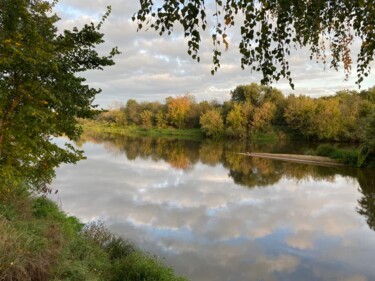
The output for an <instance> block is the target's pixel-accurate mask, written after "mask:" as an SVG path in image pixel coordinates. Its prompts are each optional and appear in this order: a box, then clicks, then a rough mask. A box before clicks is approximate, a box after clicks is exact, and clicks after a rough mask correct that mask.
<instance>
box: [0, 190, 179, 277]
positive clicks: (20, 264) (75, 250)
mask: <svg viewBox="0 0 375 281" xmlns="http://www.w3.org/2000/svg"><path fill="white" fill-rule="evenodd" d="M0 280H25V281H29V280H30V281H31V280H40V281H44V280H56V281H57V280H59V281H61V280H72V281H73V280H74V281H79V280H82V281H86V280H94V281H95V280H103V281H104V280H105V281H117V280H119V281H120V280H121V281H122V280H134V281H138V280H139V281H141V280H142V281H144V280H186V279H185V278H182V277H178V276H176V275H175V273H174V272H173V270H172V269H171V268H170V267H168V266H166V265H165V264H164V263H163V262H162V260H161V259H160V258H158V257H155V256H152V255H150V254H148V253H145V252H143V251H141V250H140V249H139V248H137V247H136V246H135V245H134V244H132V243H131V242H129V241H127V240H125V239H123V238H120V237H118V236H115V235H113V234H111V233H110V232H109V231H108V230H107V229H106V228H105V227H104V226H103V224H102V223H99V222H92V223H90V224H87V225H84V224H82V223H81V222H79V220H78V219H77V218H75V217H71V216H68V215H66V214H65V213H63V212H62V211H60V210H59V208H58V207H57V206H56V204H55V203H54V202H52V201H50V200H48V199H46V198H44V197H33V196H31V195H30V194H29V193H28V192H27V191H25V190H22V189H21V188H19V189H15V190H13V191H9V192H6V193H5V192H0Z"/></svg>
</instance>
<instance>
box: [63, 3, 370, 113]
mask: <svg viewBox="0 0 375 281" xmlns="http://www.w3.org/2000/svg"><path fill="white" fill-rule="evenodd" d="M107 5H111V6H112V14H111V15H110V16H109V17H108V19H107V21H106V22H105V24H104V26H103V29H102V30H103V32H104V33H105V40H106V43H105V44H104V45H103V46H101V47H99V50H100V51H101V52H108V50H110V48H111V47H113V46H118V47H119V49H120V50H121V51H122V54H121V55H119V56H117V57H116V58H115V61H116V66H113V67H109V68H106V69H105V70H104V71H103V72H100V71H99V72H89V73H86V74H84V76H85V77H87V81H88V83H89V84H90V85H92V86H94V87H99V88H101V89H103V92H102V93H101V94H100V95H98V97H97V99H96V102H97V103H99V104H100V105H101V106H108V105H109V104H111V102H113V101H115V100H117V101H120V102H125V101H126V100H127V99H129V98H135V99H137V100H149V101H154V100H158V101H163V100H164V99H165V98H166V97H167V96H171V95H183V94H186V93H191V94H193V95H195V96H196V97H197V99H198V101H199V100H204V99H207V100H211V99H217V100H219V101H223V100H227V99H229V95H228V93H229V91H230V90H231V89H233V88H234V87H236V86H237V85H239V84H247V83H251V82H259V81H260V78H261V76H260V74H259V73H254V72H253V73H251V72H250V70H244V71H243V70H241V68H240V56H239V53H238V48H237V44H238V39H239V36H240V35H239V33H238V31H237V30H235V29H233V30H231V31H230V38H229V40H230V41H231V45H230V49H229V50H228V51H227V52H224V53H223V56H222V62H221V65H222V66H221V69H220V70H219V72H218V73H217V74H216V75H215V76H211V74H210V69H211V60H212V59H211V56H212V46H211V38H210V36H209V33H210V32H209V31H207V32H205V36H204V37H203V39H202V46H201V50H200V56H201V63H197V62H196V61H193V60H192V59H191V58H190V57H189V56H188V55H187V45H186V40H185V39H184V38H183V36H182V34H181V33H179V30H180V29H181V28H180V27H178V26H176V28H175V31H174V33H173V35H172V36H171V37H168V36H162V37H159V35H158V34H156V32H153V31H151V30H150V31H148V32H145V31H140V32H137V31H136V29H137V27H136V24H135V23H133V22H132V21H131V17H132V16H133V14H134V13H135V12H136V10H137V8H138V5H139V3H138V2H137V1H126V0H108V1H103V0H81V1H75V0H60V2H59V4H58V6H57V8H56V12H57V13H58V14H59V15H60V17H61V21H60V22H59V24H58V26H59V28H60V30H61V29H63V28H72V27H74V26H82V25H83V24H84V23H87V22H88V21H90V20H92V21H96V22H98V21H99V20H100V18H101V16H102V15H103V14H104V13H105V11H106V6H107ZM290 62H291V68H292V74H293V77H294V82H295V85H296V91H295V93H297V94H300V93H304V94H309V95H313V96H319V95H327V94H333V93H334V92H335V91H337V90H340V89H343V88H350V89H355V88H356V86H355V84H354V81H355V73H353V74H352V76H351V78H350V79H349V81H343V78H344V74H343V72H342V71H340V72H338V73H336V72H335V71H334V70H330V69H328V70H326V71H324V70H323V66H322V65H320V64H319V65H317V64H316V63H315V62H310V61H309V59H308V53H307V51H306V50H302V51H296V52H294V53H293V54H292V56H291V57H290ZM374 82H375V81H374V80H373V79H371V78H368V79H367V80H365V81H364V83H363V86H362V88H367V87H370V86H373V84H374ZM274 86H276V87H278V88H280V89H282V90H283V91H284V92H285V94H287V93H290V92H292V91H291V89H290V87H289V85H288V83H287V82H286V81H282V82H279V83H276V84H275V85H274Z"/></svg>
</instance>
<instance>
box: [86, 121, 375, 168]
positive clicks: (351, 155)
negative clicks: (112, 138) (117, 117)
mask: <svg viewBox="0 0 375 281" xmlns="http://www.w3.org/2000/svg"><path fill="white" fill-rule="evenodd" d="M80 124H81V126H82V128H83V131H84V132H90V133H92V132H94V133H113V134H119V135H124V136H130V137H145V136H146V137H154V138H155V137H162V138H173V139H184V140H195V141H201V140H203V139H205V138H206V137H205V136H204V134H203V131H202V130H201V129H174V128H164V129H157V128H142V127H139V126H119V125H116V123H102V122H98V121H95V120H80ZM294 137H296V140H300V136H299V137H298V136H293V135H289V134H286V133H284V132H282V130H274V131H272V132H271V133H268V134H266V133H254V134H252V135H251V136H249V138H248V140H251V141H261V142H275V141H280V140H289V141H292V140H293V139H295V138H294ZM215 140H216V141H218V139H215ZM336 144H338V143H333V144H321V145H319V146H318V148H317V149H316V150H310V151H307V152H306V153H305V155H306V156H307V155H311V156H323V157H327V158H330V159H332V160H333V161H334V162H336V163H339V164H344V165H348V166H352V167H357V168H365V167H374V166H375V160H374V158H373V155H370V156H369V157H367V156H366V157H363V155H362V154H361V149H360V147H357V148H354V147H353V148H351V149H341V148H337V147H336Z"/></svg>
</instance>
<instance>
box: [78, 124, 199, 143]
mask: <svg viewBox="0 0 375 281" xmlns="http://www.w3.org/2000/svg"><path fill="white" fill-rule="evenodd" d="M80 124H81V125H82V127H83V130H89V131H95V132H101V133H114V134H121V135H125V136H132V137H136V136H139V137H143V136H150V137H167V138H168V137H170V138H177V139H191V140H201V139H202V138H203V133H202V131H201V130H200V129H181V130H179V129H173V128H165V129H157V128H149V129H147V128H142V127H138V126H119V125H116V124H114V123H112V124H105V123H100V122H95V121H90V120H82V121H80Z"/></svg>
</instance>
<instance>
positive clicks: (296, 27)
mask: <svg viewBox="0 0 375 281" xmlns="http://www.w3.org/2000/svg"><path fill="white" fill-rule="evenodd" d="M205 2H206V1H204V0H184V1H176V0H164V1H161V4H155V3H154V1H151V0H140V8H139V10H138V12H137V13H136V14H135V15H134V16H133V21H136V22H137V23H138V30H140V29H143V28H145V29H148V28H152V29H154V30H155V31H157V32H159V34H160V35H162V34H164V33H168V34H171V33H172V31H173V28H174V27H175V25H176V24H177V23H179V24H180V25H181V26H182V28H183V31H184V33H183V34H184V36H185V37H186V38H187V44H188V54H189V55H190V56H191V57H192V58H193V59H196V60H197V61H198V62H199V60H200V57H199V55H198V51H199V48H200V45H201V42H202V38H201V33H202V31H204V30H206V29H207V28H208V27H209V25H210V23H211V22H212V23H213V25H214V26H213V27H211V26H210V27H209V28H210V29H211V28H212V30H213V34H212V41H213V47H214V51H213V67H212V71H211V72H212V73H215V71H217V69H218V68H219V67H220V56H221V54H222V48H221V47H220V45H221V43H223V44H222V45H223V46H225V48H228V29H229V28H230V27H233V26H237V28H238V29H239V30H240V32H241V36H242V39H241V41H240V42H239V51H240V53H241V56H242V58H241V66H242V68H245V67H250V68H251V70H254V71H260V72H262V74H263V79H262V80H261V82H262V84H266V83H269V82H272V81H277V80H279V79H280V78H286V79H288V80H289V84H290V86H291V87H292V88H293V87H294V85H293V82H292V78H291V75H292V74H291V72H290V69H289V62H288V56H289V55H290V53H291V52H292V51H293V50H294V49H295V48H303V47H307V48H309V51H310V59H313V58H317V59H321V60H322V61H323V62H324V63H326V61H328V60H330V66H331V67H332V68H335V69H338V68H339V66H340V64H342V65H343V68H344V72H345V75H346V77H347V76H348V74H349V73H350V71H351V67H352V57H351V52H350V51H351V49H350V48H351V46H352V43H353V41H354V36H356V38H358V39H359V40H360V41H361V47H360V51H359V53H358V57H357V63H356V65H357V75H358V79H357V83H359V84H360V83H361V82H362V80H363V78H364V77H366V76H368V74H369V72H370V63H371V62H372V61H373V60H374V57H375V54H374V50H375V29H374V28H373V26H374V22H375V5H374V2H373V0H362V1H348V0H337V1H324V0H322V1H306V0H291V1H282V0H278V1H273V0H261V1H259V0H248V1H234V0H225V1H222V0H215V1H213V2H214V4H215V5H216V8H214V14H213V15H209V16H207V14H206V12H207V11H208V10H209V9H208V8H207V7H206V6H205ZM157 3H159V2H157ZM237 15H240V16H237ZM327 51H330V58H328V57H327V56H326V53H327Z"/></svg>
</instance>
